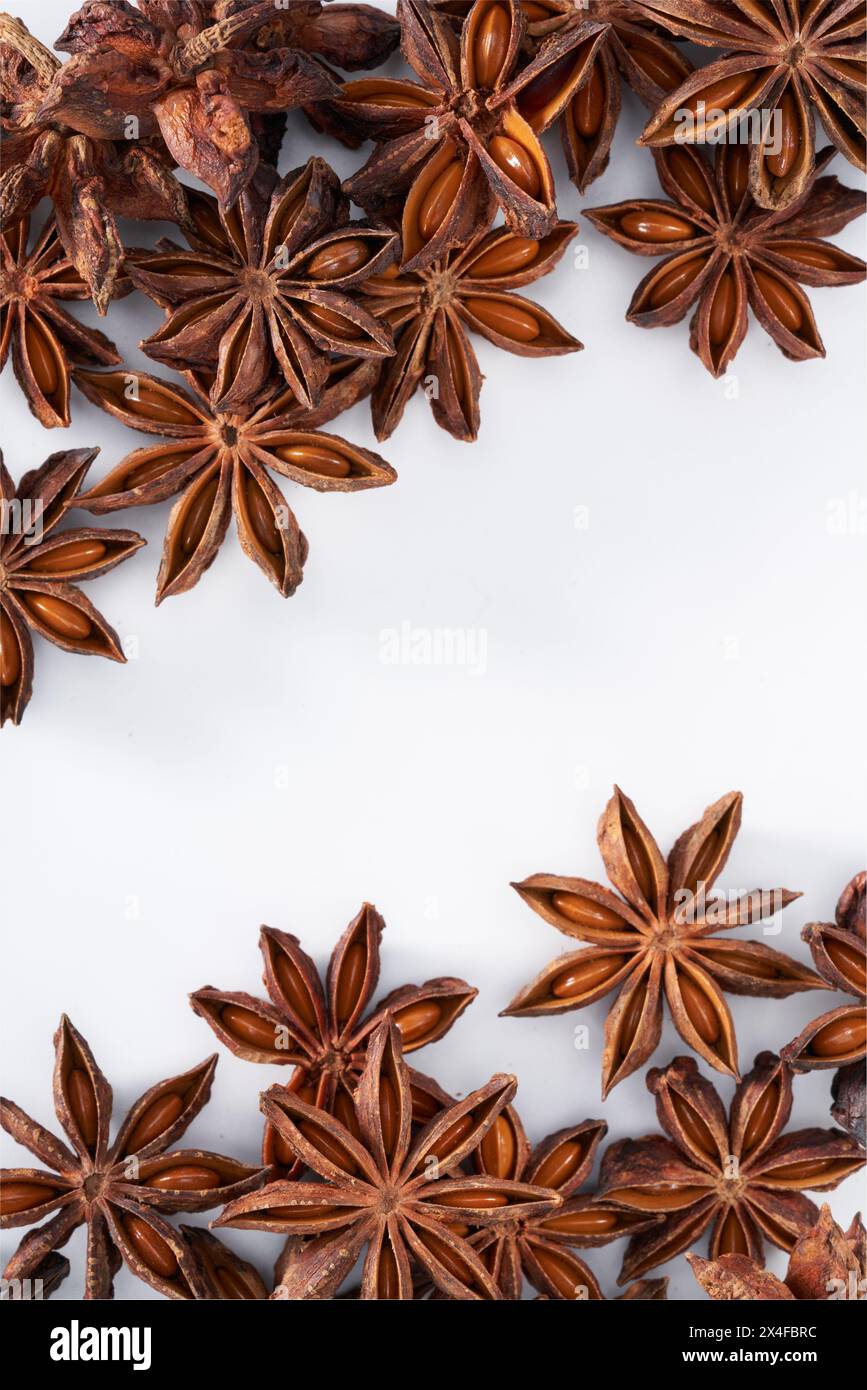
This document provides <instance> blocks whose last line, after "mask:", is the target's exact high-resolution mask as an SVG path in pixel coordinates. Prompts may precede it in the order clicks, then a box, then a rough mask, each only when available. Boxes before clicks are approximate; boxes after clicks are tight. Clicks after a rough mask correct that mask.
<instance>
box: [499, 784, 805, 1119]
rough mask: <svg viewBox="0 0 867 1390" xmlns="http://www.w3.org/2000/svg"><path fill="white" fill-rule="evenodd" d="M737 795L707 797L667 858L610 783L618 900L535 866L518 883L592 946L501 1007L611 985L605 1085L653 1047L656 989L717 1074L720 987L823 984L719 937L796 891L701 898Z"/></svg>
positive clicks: (727, 1017)
mask: <svg viewBox="0 0 867 1390" xmlns="http://www.w3.org/2000/svg"><path fill="white" fill-rule="evenodd" d="M742 800H743V797H742V796H741V793H740V792H729V793H728V794H727V795H726V796H723V797H720V799H719V801H715V802H714V804H713V805H712V806H709V807H708V808H707V810H706V811H705V813H704V815H703V816H702V818H701V820H700V821H698V822H697V823H696V824H695V825H693V826H690V828H689V829H688V830H685V831H684V833H683V834H682V835H681V836H680V838H679V839H678V840H677V842H676V844H675V845H674V848H673V849H672V851H671V853H670V854H669V856H668V863H667V864H666V862H665V860H664V859H663V857H662V854H661V852H660V850H659V847H658V846H657V844H656V841H655V840H654V838H653V836H652V835H651V833H650V831H649V830H648V828H647V826H646V825H645V824H644V822H643V821H642V820H641V818H640V816H639V815H638V812H637V811H636V809H635V807H634V806H633V804H632V802H631V801H630V800H629V798H628V797H627V796H624V795H623V793H622V792H621V791H620V789H619V788H617V787H615V790H614V796H613V797H612V798H611V800H610V801H609V803H608V805H607V806H606V808H605V810H604V811H603V813H602V816H601V818H600V820H599V831H598V837H597V838H598V844H599V851H600V853H601V855H602V859H603V861H604V864H605V868H606V870H607V873H608V877H609V879H610V881H611V883H612V884H613V885H614V887H615V888H617V889H618V890H619V892H620V893H622V895H623V896H622V897H618V896H617V895H616V894H615V893H612V892H611V891H610V890H609V889H607V888H603V887H602V885H601V884H599V883H591V882H589V881H588V880H587V879H583V878H559V877H554V876H553V875H551V874H533V875H532V877H530V878H528V879H525V880H524V882H523V883H515V884H513V885H512V886H513V887H514V888H515V889H517V891H518V892H519V893H520V895H521V897H522V898H523V899H524V901H525V902H527V903H529V905H530V907H532V909H533V911H534V912H538V914H539V916H540V917H542V918H544V920H545V921H546V922H550V923H551V925H552V926H554V927H556V928H557V930H558V931H561V932H564V933H565V935H566V936H575V937H577V938H578V940H579V941H589V942H592V943H593V944H592V945H590V946H587V947H585V948H584V949H583V950H581V951H577V952H575V954H573V955H565V956H559V957H558V958H557V959H556V960H554V961H552V962H551V964H550V965H548V966H546V967H545V969H544V970H543V971H542V972H541V974H540V975H538V976H537V977H536V979H535V980H533V982H532V983H531V984H529V985H527V987H526V988H525V989H523V990H521V992H520V994H518V995H517V996H516V997H515V998H514V999H513V1000H512V1003H511V1004H510V1005H509V1007H508V1008H507V1009H505V1010H504V1011H503V1012H504V1013H505V1014H506V1015H507V1016H516V1017H528V1016H531V1015H533V1014H556V1013H565V1012H566V1011H567V1010H569V1009H580V1008H584V1007H585V1005H587V1004H592V1003H594V1002H595V1001H596V1000H597V999H601V998H602V997H603V996H604V995H606V994H608V993H609V991H610V990H612V989H618V990H619V993H618V995H617V999H616V1000H615V1002H614V1004H613V1005H612V1007H611V1011H610V1013H609V1015H608V1020H607V1022H606V1025H605V1046H604V1049H603V1053H602V1094H603V1096H606V1095H607V1094H608V1092H609V1091H610V1090H611V1088H612V1087H613V1086H616V1085H617V1084H618V1082H620V1081H622V1080H623V1079H624V1077H627V1076H630V1075H631V1074H632V1072H634V1071H637V1069H638V1068H639V1067H640V1066H643V1064H644V1063H645V1062H646V1061H647V1059H648V1057H650V1055H651V1053H652V1052H653V1051H654V1049H655V1048H656V1046H657V1044H658V1042H659V1037H660V1032H661V1029H662V1005H663V996H664V997H665V998H666V999H667V1000H668V1006H669V1009H670V1010H671V1016H672V1019H673V1021H674V1025H675V1027H676V1028H677V1031H678V1032H679V1033H680V1036H681V1037H682V1038H683V1040H684V1042H685V1043H687V1044H688V1046H689V1047H691V1048H693V1050H694V1051H695V1052H697V1053H698V1054H699V1056H701V1057H703V1058H704V1060H705V1061H706V1062H708V1063H709V1064H710V1065H711V1066H712V1067H715V1068H716V1070H717V1071H722V1072H726V1073H727V1074H728V1075H729V1076H735V1077H736V1076H737V1074H738V1059H737V1040H736V1038H735V1030H734V1023H733V1022H732V1017H731V1014H730V1013H729V1010H728V1007H727V1005H726V1002H725V999H724V997H723V990H728V991H729V992H730V993H732V994H746V995H759V996H762V997H765V998H774V999H782V998H784V997H785V996H786V995H789V994H793V993H795V992H796V991H798V990H803V989H826V988H827V985H826V984H825V982H824V981H823V980H822V979H821V978H820V977H819V976H818V975H816V974H815V973H814V972H813V971H812V970H809V969H808V968H807V967H806V966H804V965H800V964H799V963H798V962H797V961H795V960H792V959H790V957H789V956H786V955H783V953H782V952H781V951H774V950H772V949H771V947H770V946H764V945H761V944H760V943H759V942H757V941H727V940H726V939H725V938H723V937H721V936H717V935H715V933H716V932H718V931H728V930H730V929H731V928H732V927H739V926H745V925H747V924H749V923H753V922H758V921H761V920H762V919H763V918H765V917H768V916H770V915H772V914H773V913H775V912H777V911H779V910H780V909H782V908H784V907H787V906H788V904H789V903H791V902H793V901H794V900H795V899H796V898H797V897H799V896H800V894H798V893H790V892H789V891H788V890H787V889H785V888H777V889H775V890H773V891H772V892H769V891H767V890H759V889H756V890H754V891H753V892H751V893H746V894H743V895H740V896H739V897H737V898H735V899H734V900H728V899H727V898H726V897H725V896H722V895H721V896H718V897H715V898H710V897H708V896H707V894H708V892H709V890H710V889H711V888H712V886H713V884H714V882H715V881H716V879H717V877H718V876H719V874H720V873H721V872H722V869H723V867H724V865H725V863H726V860H727V859H728V857H729V853H730V851H731V848H732V845H733V844H734V840H735V836H736V835H737V833H738V829H739V827H740V823H741V803H742Z"/></svg>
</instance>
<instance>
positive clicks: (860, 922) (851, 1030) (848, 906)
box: [781, 873, 867, 1071]
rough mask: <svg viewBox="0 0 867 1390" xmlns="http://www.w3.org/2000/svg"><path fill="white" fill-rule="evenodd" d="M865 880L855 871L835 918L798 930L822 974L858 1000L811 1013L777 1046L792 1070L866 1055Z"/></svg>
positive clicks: (838, 1063) (835, 1064)
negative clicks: (809, 1019)
mask: <svg viewBox="0 0 867 1390" xmlns="http://www.w3.org/2000/svg"><path fill="white" fill-rule="evenodd" d="M865 886H867V874H865V873H860V874H856V876H855V877H854V878H853V879H852V880H851V882H850V883H848V884H847V885H846V887H845V888H844V889H843V892H842V893H841V894H840V900H839V902H838V903H837V913H836V919H835V921H833V922H809V923H808V924H807V926H806V927H805V928H804V930H803V931H802V932H801V936H802V937H803V939H804V941H806V942H807V945H808V946H809V947H810V952H811V954H812V957H813V960H814V962H815V965H816V969H817V970H818V972H819V974H820V975H821V976H822V978H823V979H824V980H827V981H828V984H829V985H830V986H831V988H832V989H839V990H842V991H843V993H844V994H854V995H855V998H856V999H858V1000H859V1001H860V1002H859V1003H857V1004H845V1005H843V1007H842V1008H840V1009H832V1010H831V1012H830V1013H826V1014H822V1016H821V1017H820V1018H814V1019H813V1021H812V1023H808V1024H807V1026H806V1028H805V1029H804V1030H803V1032H801V1033H799V1034H798V1036H797V1037H796V1038H795V1039H794V1040H793V1041H792V1042H790V1043H789V1044H788V1046H786V1047H784V1048H783V1051H782V1054H781V1055H782V1057H783V1058H784V1060H785V1061H787V1062H788V1063H789V1065H790V1066H791V1067H793V1068H794V1069H795V1071H813V1070H814V1069H815V1068H818V1067H845V1066H849V1065H850V1064H854V1063H858V1062H863V1061H864V1059H865V1057H867V926H865V913H864V899H865Z"/></svg>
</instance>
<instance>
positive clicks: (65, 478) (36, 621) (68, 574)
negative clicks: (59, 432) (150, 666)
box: [0, 449, 145, 727]
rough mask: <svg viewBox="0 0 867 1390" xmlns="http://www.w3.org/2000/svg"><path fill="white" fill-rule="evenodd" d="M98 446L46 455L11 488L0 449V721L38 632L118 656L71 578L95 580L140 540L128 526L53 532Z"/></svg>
mask: <svg viewBox="0 0 867 1390" xmlns="http://www.w3.org/2000/svg"><path fill="white" fill-rule="evenodd" d="M98 453H99V450H98V449H68V450H66V451H64V452H62V453H58V454H52V455H51V457H50V458H49V459H47V460H46V462H45V463H44V464H43V465H42V467H41V468H37V469H33V470H32V471H31V472H29V473H27V474H25V476H24V477H23V478H22V479H21V482H20V483H19V484H18V487H17V488H16V487H15V485H14V484H13V482H12V479H11V477H10V476H9V473H8V472H7V471H6V467H5V465H4V463H3V455H2V453H0V510H2V529H0V727H2V725H3V724H5V723H6V720H7V719H11V720H12V722H13V724H20V722H21V717H22V715H23V713H24V711H25V709H26V708H27V704H28V702H29V700H30V696H31V693H32V690H33V642H32V639H31V636H30V634H31V631H32V632H38V633H39V635H40V637H45V638H47V640H48V641H49V642H53V643H54V645H55V646H56V647H62V648H63V650H64V651H67V652H79V653H81V654H82V655H84V656H105V657H108V658H109V659H110V660H111V661H120V662H125V661H126V657H125V656H124V654H123V652H122V650H121V646H120V638H119V637H118V635H117V633H116V632H115V630H114V628H112V627H109V625H108V623H107V622H106V621H105V618H103V616H102V614H101V613H99V612H98V611H97V610H96V609H95V608H94V606H93V604H92V603H91V602H90V601H89V600H88V599H86V598H85V596H84V594H83V593H82V592H81V590H80V589H78V588H76V582H78V581H81V580H84V579H95V578H96V577H97V576H98V575H100V574H105V573H107V571H108V570H110V569H114V566H115V565H119V564H121V563H122V561H124V560H127V559H128V558H129V557H130V555H133V554H134V553H135V551H136V550H138V549H139V547H140V546H143V545H144V544H145V542H144V541H143V539H142V537H141V536H139V535H138V534H137V533H136V532H135V531H104V530H100V529H99V528H98V527H90V526H76V527H67V529H65V530H63V531H57V530H56V527H57V526H58V524H59V523H60V522H61V521H62V519H63V517H64V515H65V513H66V511H67V509H68V508H69V507H70V506H71V505H72V500H73V498H74V496H75V494H76V492H77V491H78V489H79V488H80V486H81V484H82V482H83V480H84V477H85V474H86V473H87V470H88V468H89V467H90V465H91V463H92V462H93V460H94V459H95V458H96V455H97V454H98Z"/></svg>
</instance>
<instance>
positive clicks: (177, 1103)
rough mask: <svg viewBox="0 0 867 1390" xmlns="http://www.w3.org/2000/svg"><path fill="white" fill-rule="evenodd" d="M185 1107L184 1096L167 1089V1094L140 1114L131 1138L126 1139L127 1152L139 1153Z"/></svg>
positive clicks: (165, 1128) (172, 1121)
mask: <svg viewBox="0 0 867 1390" xmlns="http://www.w3.org/2000/svg"><path fill="white" fill-rule="evenodd" d="M183 1109H184V1098H183V1096H180V1095H178V1093H177V1091H166V1093H165V1095H162V1096H158V1097H157V1099H156V1100H155V1101H153V1102H152V1103H151V1104H150V1105H149V1106H148V1108H147V1110H146V1111H145V1112H144V1114H143V1115H142V1116H140V1118H139V1121H138V1123H137V1125H136V1127H135V1129H134V1130H133V1132H132V1134H131V1135H130V1136H129V1139H128V1140H127V1141H126V1145H125V1147H126V1152H127V1153H128V1154H135V1153H139V1152H140V1151H141V1150H142V1149H143V1148H144V1147H145V1146H146V1145H147V1144H150V1143H152V1142H153V1140H154V1139H156V1138H158V1136H159V1135H161V1134H163V1133H164V1132H165V1131H166V1130H167V1129H168V1128H169V1125H173V1124H174V1122H175V1120H176V1119H177V1118H178V1116H179V1115H180V1114H182V1112H183Z"/></svg>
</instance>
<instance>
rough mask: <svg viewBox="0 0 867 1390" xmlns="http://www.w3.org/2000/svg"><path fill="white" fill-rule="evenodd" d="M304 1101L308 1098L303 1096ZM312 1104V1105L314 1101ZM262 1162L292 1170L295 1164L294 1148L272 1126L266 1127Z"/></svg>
mask: <svg viewBox="0 0 867 1390" xmlns="http://www.w3.org/2000/svg"><path fill="white" fill-rule="evenodd" d="M304 1099H306V1097H304V1096H302V1100H304ZM310 1103H311V1104H312V1101H311V1102H310ZM262 1162H263V1163H275V1164H277V1165H278V1166H279V1167H280V1168H291V1167H292V1165H293V1163H294V1162H295V1152H294V1150H293V1148H292V1146H291V1145H290V1144H289V1143H288V1142H287V1141H286V1140H285V1139H284V1138H283V1135H282V1134H281V1133H280V1131H279V1130H278V1129H275V1128H274V1126H273V1125H272V1124H269V1125H266V1126H265V1138H264V1140H263V1143H262Z"/></svg>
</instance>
